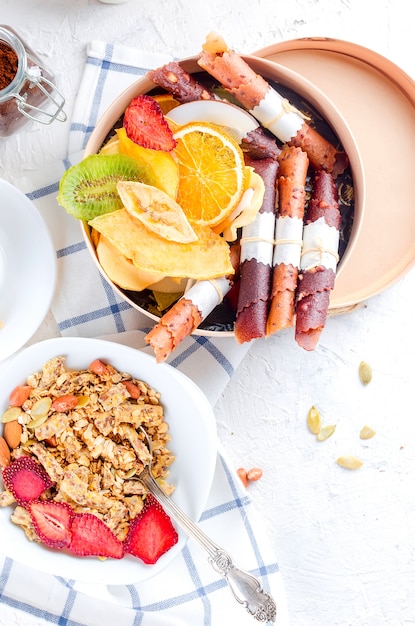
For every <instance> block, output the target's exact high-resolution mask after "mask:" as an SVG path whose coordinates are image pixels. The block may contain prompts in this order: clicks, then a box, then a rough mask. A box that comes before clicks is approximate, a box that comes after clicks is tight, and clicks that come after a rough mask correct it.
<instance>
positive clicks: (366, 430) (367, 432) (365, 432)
mask: <svg viewBox="0 0 415 626" xmlns="http://www.w3.org/2000/svg"><path fill="white" fill-rule="evenodd" d="M375 435H376V431H375V430H373V428H371V427H370V426H363V428H362V430H361V431H360V439H371V438H372V437H374V436H375Z"/></svg>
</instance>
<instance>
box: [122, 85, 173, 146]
mask: <svg viewBox="0 0 415 626" xmlns="http://www.w3.org/2000/svg"><path fill="white" fill-rule="evenodd" d="M124 128H125V130H126V133H127V136H128V138H129V139H131V140H132V141H134V143H137V144H138V145H139V146H143V148H150V149H152V150H163V151H164V152H170V151H171V150H173V149H174V148H175V147H176V143H177V142H176V140H175V139H174V137H173V133H172V131H171V129H170V126H169V125H168V123H167V122H166V120H165V118H164V115H163V111H162V110H161V108H160V105H159V104H158V103H157V102H156V101H155V100H154V98H152V97H151V96H147V95H142V96H137V97H136V98H134V99H133V100H132V101H131V103H130V105H129V106H128V107H127V109H126V111H125V114H124Z"/></svg>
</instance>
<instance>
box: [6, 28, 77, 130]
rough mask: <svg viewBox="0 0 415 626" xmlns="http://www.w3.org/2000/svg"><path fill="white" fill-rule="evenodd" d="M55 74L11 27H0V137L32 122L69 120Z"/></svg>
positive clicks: (46, 122) (43, 122)
mask: <svg viewBox="0 0 415 626" xmlns="http://www.w3.org/2000/svg"><path fill="white" fill-rule="evenodd" d="M53 81H54V77H53V75H52V74H51V73H50V72H49V70H47V69H46V68H45V67H44V65H43V64H42V62H41V61H40V59H39V58H38V57H37V56H36V54H35V53H34V52H33V50H31V49H30V48H29V47H28V46H27V45H26V44H25V43H24V42H23V41H22V40H21V39H20V38H19V37H18V35H17V33H15V32H14V31H13V30H12V29H10V28H9V27H8V26H0V137H9V136H10V135H12V134H14V133H16V132H17V131H19V130H21V129H22V128H23V126H25V125H26V124H27V123H29V122H31V121H35V122H39V123H40V124H51V123H52V122H53V121H54V120H59V121H60V122H64V121H66V114H65V112H64V110H63V106H64V104H65V99H64V97H63V96H62V94H61V93H60V92H59V91H58V89H57V88H56V87H55V85H54V83H53Z"/></svg>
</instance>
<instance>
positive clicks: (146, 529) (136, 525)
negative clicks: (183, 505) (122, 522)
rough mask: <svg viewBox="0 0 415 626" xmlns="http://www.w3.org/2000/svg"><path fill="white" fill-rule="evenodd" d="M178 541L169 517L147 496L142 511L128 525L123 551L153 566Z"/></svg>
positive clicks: (157, 503)
mask: <svg viewBox="0 0 415 626" xmlns="http://www.w3.org/2000/svg"><path fill="white" fill-rule="evenodd" d="M177 541H178V534H177V531H176V529H175V528H174V526H173V524H172V522H171V519H170V517H169V516H168V515H167V513H166V512H165V511H164V509H163V507H162V506H161V504H159V502H157V500H156V499H155V498H154V497H153V496H152V495H151V494H148V495H147V497H146V502H145V505H144V508H143V509H142V511H141V512H140V513H139V514H138V515H137V516H136V517H135V518H134V519H133V521H132V522H131V524H130V529H129V531H128V535H127V537H126V538H125V540H124V551H125V552H126V553H127V554H132V555H133V556H136V557H138V558H139V559H141V560H142V561H143V562H144V563H147V564H148V565H153V564H154V563H156V562H157V561H158V559H159V558H160V557H161V556H162V555H163V554H164V553H165V552H167V551H168V550H170V548H172V547H173V546H174V545H175V544H176V543H177Z"/></svg>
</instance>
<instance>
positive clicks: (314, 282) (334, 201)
mask: <svg viewBox="0 0 415 626" xmlns="http://www.w3.org/2000/svg"><path fill="white" fill-rule="evenodd" d="M341 221H342V218H341V214H340V211H339V205H338V196H337V187H336V185H335V183H334V180H333V177H332V176H331V175H330V174H329V173H327V172H325V171H321V172H316V174H315V176H314V181H313V192H312V195H311V199H310V202H309V205H308V208H307V215H306V220H305V225H304V231H303V251H302V256H301V264H300V273H299V277H298V287H297V302H296V325H295V339H296V341H297V343H298V344H299V345H300V346H301V347H303V348H304V349H305V350H314V348H315V347H316V345H317V342H318V340H319V337H320V334H321V331H322V330H323V328H324V326H325V323H326V318H327V310H328V307H329V301H330V291H331V290H332V289H333V287H334V282H335V276H336V270H337V263H338V260H339V257H338V247H339V231H340V226H341Z"/></svg>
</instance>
